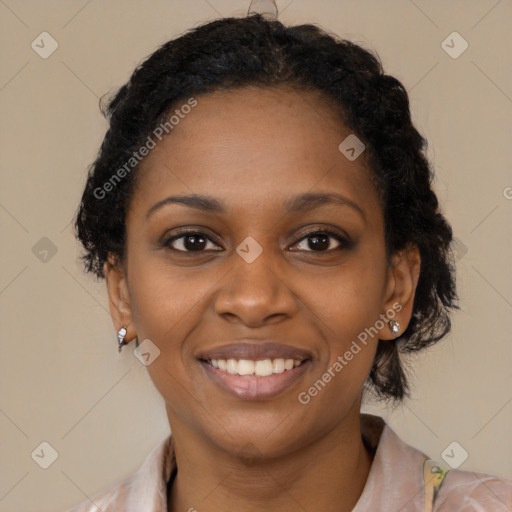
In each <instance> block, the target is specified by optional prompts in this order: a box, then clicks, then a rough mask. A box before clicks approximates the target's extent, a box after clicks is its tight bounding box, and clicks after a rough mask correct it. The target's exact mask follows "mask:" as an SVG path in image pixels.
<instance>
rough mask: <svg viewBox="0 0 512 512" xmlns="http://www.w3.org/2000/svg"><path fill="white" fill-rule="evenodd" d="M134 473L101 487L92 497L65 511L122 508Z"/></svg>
mask: <svg viewBox="0 0 512 512" xmlns="http://www.w3.org/2000/svg"><path fill="white" fill-rule="evenodd" d="M135 476H136V474H134V475H131V476H129V477H127V478H125V479H123V480H121V481H119V482H117V483H115V484H114V485H112V486H110V487H108V488H106V489H103V490H101V491H99V492H97V493H96V494H94V495H93V496H92V497H90V498H87V499H86V500H84V501H82V502H81V503H79V504H78V505H75V506H74V507H73V508H71V509H69V510H68V511H67V512H98V511H99V510H101V511H102V512H107V511H110V510H111V511H114V510H123V509H124V508H125V506H126V499H127V497H128V495H129V494H130V489H131V488H132V484H133V481H134V479H135Z"/></svg>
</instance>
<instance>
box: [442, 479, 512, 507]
mask: <svg viewBox="0 0 512 512" xmlns="http://www.w3.org/2000/svg"><path fill="white" fill-rule="evenodd" d="M435 510H436V512H447V511H451V510H458V511H460V512H487V511H491V510H492V512H510V510H512V481H510V480H507V479H505V478H502V477H500V476H497V475H492V474H488V473H477V472H473V471H462V470H458V469H451V470H450V471H448V473H447V475H446V477H445V479H444V482H443V484H442V486H441V488H440V489H439V494H438V497H437V500H436V508H435Z"/></svg>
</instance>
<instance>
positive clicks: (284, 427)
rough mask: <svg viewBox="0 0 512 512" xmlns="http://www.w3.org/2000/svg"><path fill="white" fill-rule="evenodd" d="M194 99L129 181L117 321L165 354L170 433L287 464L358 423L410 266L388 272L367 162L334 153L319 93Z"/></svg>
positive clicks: (407, 289) (159, 379) (401, 315)
mask: <svg viewBox="0 0 512 512" xmlns="http://www.w3.org/2000/svg"><path fill="white" fill-rule="evenodd" d="M196 99H197V106H195V107H194V108H193V109H192V110H191V112H190V113H189V114H188V115H187V116H184V117H183V119H181V120H180V121H179V124H177V125H176V126H175V127H174V129H173V131H172V133H171V134H170V135H169V136H167V137H166V138H163V139H162V141H161V142H160V143H159V144H158V145H157V146H156V147H155V148H154V149H153V150H152V151H151V152H150V154H149V155H148V156H147V157H146V159H145V160H144V161H143V164H142V167H141V168H140V169H139V171H138V172H139V174H138V183H137V188H136V191H135V195H134V197H133V200H132V203H131V205H130V209H129V212H128V216H127V220H126V226H127V259H126V261H125V262H124V263H125V266H124V270H121V269H114V268H113V267H109V266H108V265H107V266H106V272H107V283H108V287H109V294H110V298H111V308H112V314H113V317H114V323H115V326H116V329H119V328H120V327H121V326H122V325H127V326H128V327H129V329H128V330H129V333H128V339H130V334H131V335H132V336H134V335H135V333H136V334H137V336H138V339H139V341H140V342H143V340H146V339H148V340H150V341H151V343H152V344H154V345H156V347H158V349H159V350H160V355H159V356H158V358H156V359H155V360H154V361H153V362H152V363H151V364H150V365H149V366H148V371H149V373H150V376H151V378H152V380H153V382H154V383H155V385H156V387H157V389H158V390H159V392H160V393H161V395H162V397H163V398H164V400H165V402H166V407H167V412H168V416H169V421H170V424H171V429H172V430H173V431H175V429H176V431H178V430H180V429H181V430H183V429H185V430H189V431H194V432H196V433H198V434H199V435H202V436H204V438H205V439H206V438H207V439H209V440H210V441H212V442H214V443H215V444H216V445H217V446H219V447H222V448H223V449H224V450H227V451H231V452H233V453H237V452H238V451H239V450H240V449H241V448H242V447H243V446H244V445H246V444H247V443H248V442H251V443H252V444H254V445H255V446H256V447H258V449H259V450H260V451H261V452H263V453H266V454H273V455H278V454H283V453H285V452H287V451H290V450H293V449H294V448H296V447H297V446H300V445H303V444H304V442H308V441H313V440H314V439H318V438H320V437H322V436H324V435H325V434H326V433H327V432H328V431H330V430H333V429H335V428H337V427H339V426H340V425H342V424H343V421H344V419H346V418H347V417H348V416H349V415H351V414H356V413H357V414H358V413H359V408H360V402H361V391H362V387H363V384H364V382H365V380H366V378H367V375H368V373H369V371H370V368H371V366H372V362H373V359H374V355H375V351H376V347H377V343H378V338H379V337H380V338H381V339H391V338H392V337H394V336H393V335H392V333H391V331H390V330H389V327H388V325H387V322H382V318H383V317H382V316H381V315H383V314H387V312H388V313H389V311H390V310H393V304H396V303H397V302H400V303H401V306H400V309H401V311H400V312H398V310H397V309H396V308H395V310H393V316H394V319H395V320H398V321H400V323H401V324H402V332H403V329H405V327H406V324H407V322H408V319H409V316H410V308H411V307H412V299H413V295H414V287H415V282H416V280H417V270H418V265H419V262H418V260H417V258H416V259H414V258H413V259H411V258H410V257H408V258H405V257H402V258H401V259H400V258H398V257H397V258H396V259H395V260H394V261H395V263H396V264H394V265H392V266H388V263H387V259H386V254H385V245H384V222H383V214H382V209H381V206H380V204H379V199H378V195H377V192H376V190H375V188H374V186H373V185H372V182H371V179H370V174H369V170H368V169H367V168H366V165H365V154H364V153H363V154H362V155H361V156H359V157H358V158H356V159H355V160H353V161H351V160H349V159H347V158H346V156H345V155H344V154H342V153H341V152H340V150H339V149H338V146H339V145H340V143H341V142H342V141H343V140H344V139H345V138H346V137H347V136H348V135H350V133H351V132H350V130H348V129H347V128H346V127H345V126H344V125H343V124H342V123H341V122H340V120H338V119H337V118H336V117H334V115H333V114H332V113H331V111H329V109H328V108H327V106H326V104H325V103H324V100H322V98H321V97H320V96H319V95H317V94H315V93H312V92H292V91H290V90H286V89H266V90H263V89H241V90H238V91H230V92H221V93H214V94H211V95H204V96H198V97H196ZM322 195H325V196H322ZM176 196H201V197H202V200H200V201H197V200H196V201H195V202H194V201H192V200H190V199H189V200H180V201H176V200H171V199H169V198H171V197H176ZM404 262H405V263H404ZM390 318H393V317H390ZM379 320H381V321H380V322H379ZM383 325H384V326H383ZM372 329H373V330H372ZM365 330H366V331H365ZM376 331H378V334H375V332H376ZM365 332H366V339H365V336H364V334H363V333H365ZM368 332H370V333H372V334H373V337H372V336H371V335H370V336H369V335H368ZM363 339H365V342H364V343H363V341H362V340H363ZM354 343H355V345H354ZM356 347H358V349H359V350H358V349H357V348H356ZM350 353H351V354H352V356H350ZM229 359H232V360H234V361H231V362H230V361H227V360H229ZM238 360H244V361H245V362H242V363H238ZM286 360H292V362H291V363H290V361H288V362H287V361H286ZM224 361H226V362H224ZM255 361H266V362H263V363H261V362H256V363H255ZM342 361H343V362H342ZM217 366H219V368H217ZM283 366H284V367H286V368H288V369H283ZM291 366H292V367H293V369H292V368H291ZM224 368H226V369H224ZM230 372H235V373H230ZM245 372H247V373H248V374H249V375H238V373H242V374H243V373H245ZM253 372H256V374H253ZM326 375H327V377H326ZM329 376H330V378H329ZM319 381H321V383H320V382H319ZM315 383H316V384H315ZM315 390H316V391H315Z"/></svg>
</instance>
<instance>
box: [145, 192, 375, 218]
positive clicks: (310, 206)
mask: <svg viewBox="0 0 512 512" xmlns="http://www.w3.org/2000/svg"><path fill="white" fill-rule="evenodd" d="M168 204H182V205H185V206H188V207H189V208H195V209H196V210H201V211H204V212H208V213H226V208H225V207H224V206H223V205H222V203H220V202H219V201H218V200H217V199H215V198H213V197H210V196H202V195H197V194H193V195H190V196H169V197H166V198H165V199H162V200H161V201H159V202H158V203H156V204H154V205H153V206H152V207H151V208H150V209H149V210H148V211H147V212H146V220H148V219H149V218H150V217H151V215H153V214H154V213H155V212H156V211H157V210H160V209H161V208H163V207H164V206H166V205H168ZM328 204H337V205H339V206H348V207H350V208H351V209H353V210H354V211H356V212H358V213H359V214H360V215H361V217H362V218H363V219H364V220H366V215H365V213H364V211H363V210H362V208H361V207H360V206H359V205H358V204H357V203H355V202H354V201H352V200H351V199H349V198H348V197H345V196H342V195H341V194H337V193H334V192H333V193H311V192H308V193H305V194H300V195H298V196H295V197H292V198H291V199H289V200H288V201H286V202H285V205H284V206H285V209H286V213H288V214H289V213H300V212H305V211H310V210H314V209H316V208H319V207H321V206H325V205H328Z"/></svg>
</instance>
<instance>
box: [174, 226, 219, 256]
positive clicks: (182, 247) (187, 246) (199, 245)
mask: <svg viewBox="0 0 512 512" xmlns="http://www.w3.org/2000/svg"><path fill="white" fill-rule="evenodd" d="M208 243H210V244H211V246H213V247H218V246H217V245H216V244H214V243H213V242H212V241H211V240H210V238H209V237H208V236H207V235H205V234H204V233H202V232H201V231H182V232H181V233H180V234H179V235H175V236H173V237H171V238H169V239H167V240H166V241H165V242H164V245H165V246H166V247H169V248H170V249H171V250H174V251H178V252H204V251H205V250H214V251H218V250H222V249H215V248H213V249H212V247H208Z"/></svg>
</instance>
